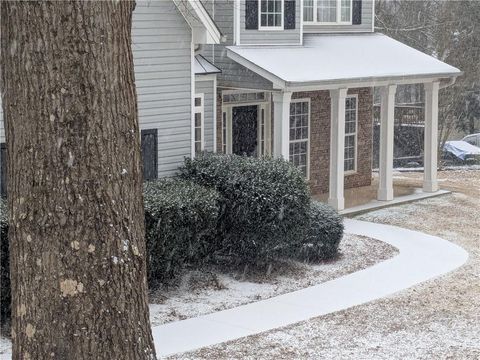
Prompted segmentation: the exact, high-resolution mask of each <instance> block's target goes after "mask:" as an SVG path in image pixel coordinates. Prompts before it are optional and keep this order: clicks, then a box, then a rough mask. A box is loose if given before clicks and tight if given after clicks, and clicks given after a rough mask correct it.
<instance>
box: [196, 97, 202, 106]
mask: <svg viewBox="0 0 480 360" xmlns="http://www.w3.org/2000/svg"><path fill="white" fill-rule="evenodd" d="M195 106H202V98H200V97H196V98H195Z"/></svg>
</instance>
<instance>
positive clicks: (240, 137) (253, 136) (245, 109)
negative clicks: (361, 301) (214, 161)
mask: <svg viewBox="0 0 480 360" xmlns="http://www.w3.org/2000/svg"><path fill="white" fill-rule="evenodd" d="M257 116H258V106H257V105H253V106H236V107H234V108H233V109H232V153H234V154H237V155H247V156H256V155H257V146H258V144H257V134H258V133H257V128H258V119H257Z"/></svg>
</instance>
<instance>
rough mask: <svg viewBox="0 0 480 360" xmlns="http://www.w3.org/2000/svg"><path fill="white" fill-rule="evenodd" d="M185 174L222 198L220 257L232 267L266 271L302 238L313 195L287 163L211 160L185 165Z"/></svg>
mask: <svg viewBox="0 0 480 360" xmlns="http://www.w3.org/2000/svg"><path fill="white" fill-rule="evenodd" d="M180 173H181V177H182V178H184V179H188V180H192V181H195V182H196V183H198V184H199V185H203V186H210V187H213V188H215V189H216V190H218V192H220V194H221V195H222V197H223V204H224V210H225V211H224V213H223V215H222V218H221V227H220V229H219V233H218V235H219V244H220V249H219V251H220V252H221V253H222V255H223V256H226V257H227V259H231V260H229V261H236V262H238V263H244V264H249V263H250V264H258V265H261V264H263V263H266V262H268V261H270V260H272V259H273V258H275V257H277V256H278V255H279V254H282V253H283V252H284V250H285V249H287V248H289V247H290V246H291V245H290V244H292V243H297V242H298V239H299V238H303V235H304V233H305V230H306V225H307V223H308V210H309V205H310V193H309V188H308V185H307V183H306V181H305V179H304V177H303V175H302V174H301V172H300V171H299V170H298V169H297V168H295V167H294V166H293V165H292V164H290V163H289V162H288V161H285V160H283V159H273V158H267V157H264V158H254V157H243V156H237V155H220V154H206V155H202V156H198V157H196V158H195V159H186V160H185V164H184V166H183V167H182V168H181V169H180Z"/></svg>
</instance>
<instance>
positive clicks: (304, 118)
mask: <svg viewBox="0 0 480 360" xmlns="http://www.w3.org/2000/svg"><path fill="white" fill-rule="evenodd" d="M309 123H310V100H305V99H303V100H294V101H292V103H291V104H290V162H292V163H293V164H294V165H295V166H296V167H298V168H299V169H300V170H301V171H302V172H303V174H304V175H305V177H306V178H308V175H309V174H308V172H309Z"/></svg>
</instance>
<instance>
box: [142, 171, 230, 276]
mask: <svg viewBox="0 0 480 360" xmlns="http://www.w3.org/2000/svg"><path fill="white" fill-rule="evenodd" d="M220 199H221V196H220V194H219V193H218V192H217V191H215V190H213V189H208V188H205V187H203V186H200V185H197V184H195V183H192V182H190V181H185V180H179V179H172V180H165V179H163V180H157V181H151V182H147V183H145V190H144V201H145V223H146V241H147V253H148V279H149V284H150V285H151V286H156V285H157V284H158V283H162V282H168V281H169V280H171V279H173V278H174V277H175V276H176V275H177V274H178V273H179V272H180V271H181V270H182V269H183V268H184V267H186V266H190V265H193V264H195V263H199V262H201V261H206V260H207V259H208V257H209V255H210V254H212V252H214V248H215V246H214V241H215V235H216V229H217V224H218V217H219V214H220V210H221V209H220Z"/></svg>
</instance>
